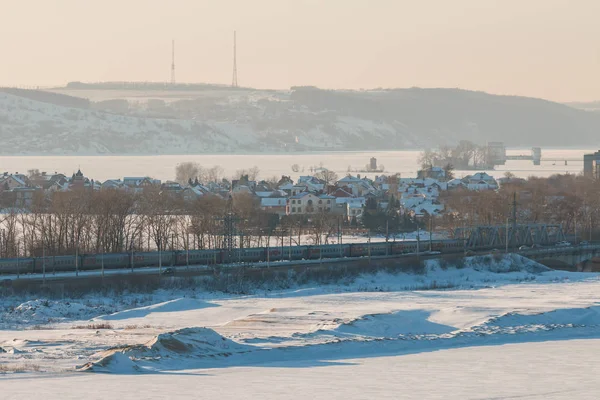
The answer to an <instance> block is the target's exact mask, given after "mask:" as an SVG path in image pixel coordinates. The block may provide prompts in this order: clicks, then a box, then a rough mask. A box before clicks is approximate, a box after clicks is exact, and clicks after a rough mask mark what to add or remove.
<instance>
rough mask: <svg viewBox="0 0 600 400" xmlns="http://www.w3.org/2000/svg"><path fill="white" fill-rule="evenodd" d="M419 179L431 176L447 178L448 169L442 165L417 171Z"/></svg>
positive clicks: (439, 179)
mask: <svg viewBox="0 0 600 400" xmlns="http://www.w3.org/2000/svg"><path fill="white" fill-rule="evenodd" d="M417 178H418V179H425V178H431V179H435V180H437V181H443V180H445V179H446V171H444V169H443V168H442V167H429V168H425V169H422V170H419V171H418V172H417Z"/></svg>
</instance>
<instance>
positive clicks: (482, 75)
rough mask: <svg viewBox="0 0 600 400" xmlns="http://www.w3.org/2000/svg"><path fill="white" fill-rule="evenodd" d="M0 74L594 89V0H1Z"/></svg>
mask: <svg viewBox="0 0 600 400" xmlns="http://www.w3.org/2000/svg"><path fill="white" fill-rule="evenodd" d="M0 9H1V10H2V23H0V52H1V53H0V54H2V57H1V58H0V85H4V86H40V87H46V86H54V85H63V84H65V83H67V82H69V81H84V82H95V81H168V80H170V76H171V71H170V69H171V41H172V40H175V46H176V50H175V51H176V60H175V64H176V80H177V81H178V82H207V83H223V84H230V83H231V79H232V64H233V62H232V59H233V49H232V48H233V31H234V30H235V31H237V42H238V50H237V64H238V65H237V66H238V82H239V84H240V85H241V86H247V87H256V88H272V89H286V88H289V87H291V86H296V85H313V86H318V87H322V88H330V89H339V88H344V89H369V88H379V87H383V88H392V87H413V86H418V87H452V88H455V87H458V88H463V89H471V90H482V91H486V92H490V93H497V94H509V95H524V96H532V97H541V98H545V99H549V100H555V101H563V102H567V101H593V100H600V75H599V73H600V23H598V19H599V18H600V1H599V0H452V1H450V0H418V1H416V0H0Z"/></svg>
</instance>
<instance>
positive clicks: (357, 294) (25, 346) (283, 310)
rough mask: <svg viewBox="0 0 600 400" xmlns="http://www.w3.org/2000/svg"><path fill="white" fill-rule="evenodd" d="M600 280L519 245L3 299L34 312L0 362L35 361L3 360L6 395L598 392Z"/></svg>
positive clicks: (2, 343)
mask: <svg viewBox="0 0 600 400" xmlns="http://www.w3.org/2000/svg"><path fill="white" fill-rule="evenodd" d="M434 283H435V285H434ZM446 283H452V285H448V287H449V288H448V289H445V290H439V289H435V288H436V287H439V286H440V285H442V284H446ZM417 287H419V288H420V289H416V288H417ZM599 290H600V280H599V279H598V275H596V274H577V273H567V272H558V271H551V270H548V269H547V268H545V267H543V266H540V265H539V264H536V263H534V262H531V261H529V260H526V259H522V258H520V257H518V256H514V257H502V258H499V259H492V261H484V260H483V259H482V258H481V257H479V258H478V257H474V258H470V259H468V260H466V262H465V263H464V265H463V266H462V267H461V268H456V267H454V266H450V265H443V266H442V265H440V264H439V263H436V262H428V263H427V265H426V271H425V273H423V274H422V275H408V274H397V275H390V274H385V273H379V274H374V275H363V276H360V277H359V278H357V279H355V280H353V281H351V282H340V283H338V284H335V285H327V286H320V287H315V286H312V285H303V286H298V287H296V288H293V289H290V290H280V291H273V290H271V291H268V290H267V291H263V290H262V289H260V290H257V291H256V292H255V293H254V294H252V295H247V296H235V295H227V294H211V293H198V292H193V291H172V292H169V291H167V290H162V291H160V292H156V293H153V294H150V295H144V296H141V295H136V294H123V295H122V296H121V298H114V297H112V298H111V297H102V296H95V297H89V298H84V299H78V300H76V301H72V300H68V301H52V300H47V299H38V300H28V301H23V302H22V303H19V304H16V305H15V303H16V302H18V300H19V299H4V300H3V303H4V304H5V306H4V307H3V310H2V314H0V316H1V317H2V321H3V322H6V320H7V319H8V320H9V321H11V323H13V324H16V323H17V322H18V321H17V320H18V318H19V316H23V318H28V319H27V320H25V319H23V320H22V321H20V322H21V323H20V324H19V325H18V328H17V329H14V328H10V326H5V329H4V330H2V331H0V348H2V349H3V350H4V353H2V351H1V350H0V365H8V366H13V367H15V368H16V367H17V366H19V365H21V366H23V365H30V366H36V368H37V369H39V370H40V371H39V372H38V371H35V370H33V367H31V368H32V369H31V370H30V372H29V373H25V374H15V373H12V372H7V373H6V375H4V376H0V380H2V383H1V384H0V386H1V387H2V390H5V393H8V397H6V398H17V397H11V396H17V395H20V396H21V397H20V398H31V394H32V393H33V388H36V387H37V388H38V389H40V388H42V387H44V388H45V387H47V385H49V379H52V382H53V383H52V384H51V385H50V386H51V389H50V391H49V397H48V398H49V399H51V400H53V399H54V398H76V397H74V396H76V395H77V394H79V395H83V393H85V392H84V391H83V387H85V386H87V387H89V385H90V384H91V382H95V383H94V384H93V385H94V387H96V386H98V385H100V386H101V387H98V388H97V390H94V391H93V392H91V394H90V393H87V395H86V396H87V397H88V398H105V397H106V396H108V395H109V393H110V395H111V396H119V397H121V398H123V399H128V398H136V397H135V396H137V395H139V393H140V391H143V392H144V393H145V395H144V397H145V398H166V397H168V398H189V396H190V394H191V393H193V390H194V389H193V388H192V387H196V391H197V388H198V387H199V386H201V387H202V394H203V396H204V395H213V396H216V395H217V394H219V395H220V398H224V399H227V398H258V397H259V398H261V399H270V398H273V399H280V398H306V396H307V394H308V393H310V394H311V395H310V398H336V397H338V396H342V394H344V396H345V397H349V398H374V397H377V398H461V399H462V398H474V399H478V398H490V397H493V396H492V395H498V396H500V397H498V396H497V398H504V397H502V396H533V395H536V396H538V397H540V396H541V397H540V398H552V399H554V398H557V399H558V398H594V397H586V396H590V395H592V394H593V393H595V392H594V389H597V388H599V387H600V386H599V385H598V384H595V383H593V382H588V381H586V380H585V376H584V374H581V373H580V374H575V373H574V372H573V370H572V369H573V368H575V369H577V368H579V369H581V368H582V366H585V365H588V364H585V363H586V362H589V357H590V355H589V354H587V353H588V352H587V351H582V349H583V348H584V344H588V345H589V346H591V347H592V348H600V344H599V343H600V340H595V339H598V338H600V329H599V328H600V306H598V304H597V293H598V291H599ZM66 303H68V305H67V304H66ZM9 304H10V306H8V305H9ZM94 311H95V312H94ZM48 318H49V319H51V322H50V323H47V322H45V323H44V322H41V321H43V320H44V319H48ZM40 323H41V324H42V325H40V326H36V325H34V324H40ZM6 328H8V329H6ZM573 339H587V340H573ZM540 342H544V343H540ZM490 346H491V347H490ZM544 349H545V350H544ZM574 349H575V350H574ZM536 351H539V352H540V353H539V354H537V356H536ZM573 351H575V352H576V354H572V355H571V358H569V360H568V362H566V363H565V362H563V363H562V364H561V363H559V361H560V359H561V357H566V355H567V354H571V353H572V352H573ZM521 359H526V360H528V361H519V360H521ZM523 362H529V364H528V368H525V366H524V365H523V364H522V363H523ZM580 363H581V364H580ZM492 365H493V367H491V366H492ZM594 368H596V367H595V363H594V365H589V371H590V373H593V371H594ZM0 370H1V369H0ZM78 370H81V371H86V373H76V374H75V371H78ZM97 372H102V373H104V374H101V375H98V374H96V373H97ZM56 373H60V374H59V375H55V374H56ZM65 373H66V375H65ZM486 373H487V375H485V374H486ZM74 374H75V375H74ZM148 374H151V376H148ZM523 374H529V375H528V376H530V377H532V378H531V380H530V381H527V382H528V383H527V384H523V383H522V382H525V381H524V379H526V378H525V377H524V376H523ZM557 374H559V375H561V376H565V377H570V379H573V381H569V382H563V383H562V384H559V383H558V382H562V380H561V381H558V380H557V379H556V377H557ZM490 376H493V377H494V380H492V378H491V377H490ZM552 377H554V379H550V378H552ZM231 379H234V381H235V382H236V383H235V384H229V385H227V384H225V385H224V382H228V381H229V382H234V381H231ZM24 381H27V382H28V384H27V385H18V383H19V382H24ZM98 382H102V383H101V384H99V383H98ZM167 382H168V384H167ZM159 383H162V385H161V384H159ZM484 384H485V385H484ZM69 385H70V386H71V387H72V388H73V390H70V391H68V393H67V392H62V393H60V390H61V388H63V390H64V388H65V387H67V386H69ZM106 385H108V386H110V388H108V387H105V386H106ZM222 385H224V386H222ZM219 386H221V387H220V388H219ZM54 396H57V397H54ZM58 396H63V397H58ZM69 396H71V397H69ZM153 396H154V397H153ZM486 396H487V397H486ZM569 396H571V397H569ZM573 396H574V397H573ZM524 398H527V397H524Z"/></svg>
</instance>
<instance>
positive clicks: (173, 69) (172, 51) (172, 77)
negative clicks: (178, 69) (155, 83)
mask: <svg viewBox="0 0 600 400" xmlns="http://www.w3.org/2000/svg"><path fill="white" fill-rule="evenodd" d="M174 84H175V40H173V42H172V46H171V85H174Z"/></svg>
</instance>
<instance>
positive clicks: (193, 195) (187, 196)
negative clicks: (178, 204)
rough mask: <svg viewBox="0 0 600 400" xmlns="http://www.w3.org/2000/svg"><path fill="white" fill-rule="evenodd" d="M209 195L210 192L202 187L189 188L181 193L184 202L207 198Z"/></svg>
mask: <svg viewBox="0 0 600 400" xmlns="http://www.w3.org/2000/svg"><path fill="white" fill-rule="evenodd" d="M207 193H208V191H207V190H205V189H204V188H203V187H202V186H201V185H197V186H188V187H186V188H184V189H183V190H182V191H181V196H182V197H183V200H185V201H188V202H190V201H194V200H196V199H199V198H200V197H202V196H205V195H206V194H207Z"/></svg>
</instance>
